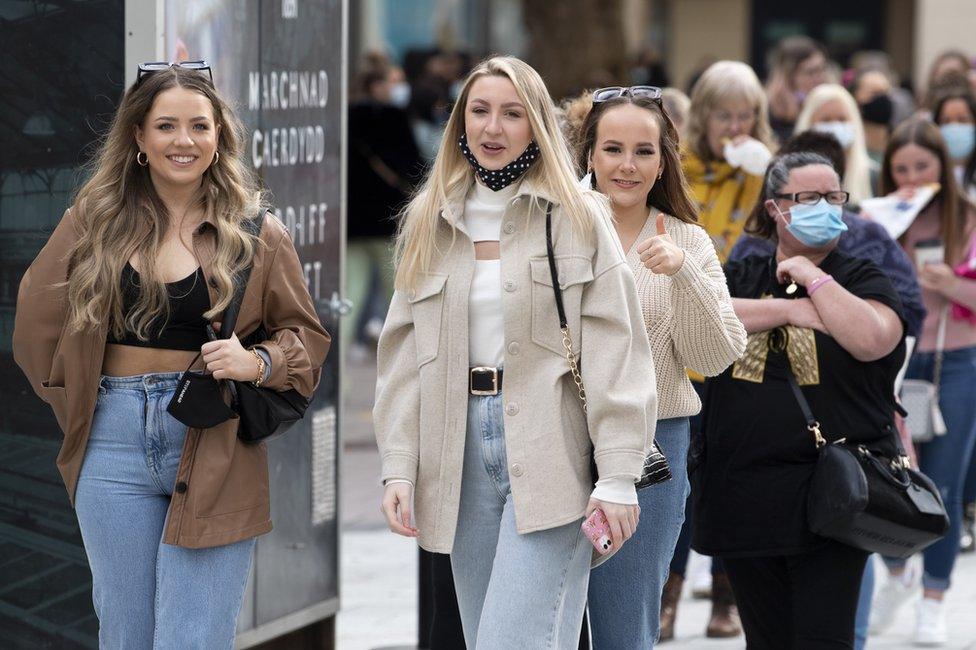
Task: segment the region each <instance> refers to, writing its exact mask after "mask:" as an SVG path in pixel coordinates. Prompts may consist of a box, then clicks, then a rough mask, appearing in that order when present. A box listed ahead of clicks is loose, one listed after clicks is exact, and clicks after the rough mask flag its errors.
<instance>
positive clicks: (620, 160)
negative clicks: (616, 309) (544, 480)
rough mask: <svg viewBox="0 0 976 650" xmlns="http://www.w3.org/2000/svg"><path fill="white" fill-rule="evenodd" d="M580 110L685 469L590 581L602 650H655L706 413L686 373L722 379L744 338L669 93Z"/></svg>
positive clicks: (649, 92)
mask: <svg viewBox="0 0 976 650" xmlns="http://www.w3.org/2000/svg"><path fill="white" fill-rule="evenodd" d="M575 104H578V105H583V106H586V107H587V108H588V109H589V110H588V112H587V114H586V116H585V119H584V120H583V122H582V125H581V126H580V127H579V129H578V131H579V136H578V137H577V138H575V139H576V140H577V142H578V143H579V145H578V151H577V164H578V166H579V167H580V169H581V170H582V169H586V170H587V177H586V178H585V179H584V185H585V186H587V188H589V187H592V188H593V189H597V190H599V191H601V192H603V193H604V194H606V195H607V196H608V197H609V198H610V205H611V207H612V208H613V216H614V228H615V229H616V232H617V237H618V238H619V240H620V243H621V245H622V247H623V250H624V252H625V253H626V256H627V263H628V265H629V266H630V269H631V271H633V273H634V279H635V281H636V283H637V293H638V296H639V297H640V302H641V310H642V312H643V315H644V325H645V330H646V334H647V338H648V341H649V343H650V345H651V353H652V356H653V358H654V368H655V376H656V379H657V394H658V395H659V396H660V398H659V402H658V411H657V427H656V432H657V433H656V440H657V441H658V443H659V444H660V445H661V448H662V451H663V452H664V454H665V456H666V457H667V458H668V461H669V462H670V463H671V465H672V467H675V468H679V471H678V472H676V474H675V477H674V479H673V480H671V481H668V482H666V483H664V484H662V485H656V486H654V487H652V488H648V489H645V490H642V491H640V492H639V493H638V501H639V504H640V508H641V510H642V511H644V512H647V513H653V514H652V516H653V523H652V524H651V525H649V526H643V527H641V528H639V529H638V530H637V532H636V533H635V534H634V536H633V537H632V538H631V540H630V542H629V543H628V544H627V546H626V547H624V548H623V549H620V551H618V553H617V554H616V555H615V556H614V558H613V560H612V561H610V562H607V563H606V564H604V565H602V566H600V567H598V568H596V569H594V570H593V572H592V574H591V576H590V588H589V598H588V603H589V605H588V607H589V610H588V611H589V615H590V629H591V631H592V639H593V647H594V649H595V650H601V649H604V648H608V649H620V650H626V649H630V648H632V649H634V650H637V649H642V650H643V649H646V648H653V647H654V644H655V643H656V642H657V638H658V632H659V627H660V609H661V593H662V590H663V588H664V584H665V581H666V580H667V578H668V569H669V565H670V563H671V556H672V554H673V553H674V547H675V543H676V542H677V540H678V534H679V532H680V531H681V524H682V522H683V521H684V510H685V500H686V499H687V497H688V492H689V485H688V480H687V476H686V473H685V472H683V471H680V470H681V468H684V466H685V463H686V458H687V455H688V445H689V441H690V440H689V438H690V435H689V422H688V418H689V416H692V415H695V414H697V413H698V411H699V410H700V409H701V402H700V400H699V398H698V395H697V393H696V392H695V390H694V388H692V385H691V381H690V380H689V379H688V375H687V374H686V372H685V368H691V369H693V370H695V371H696V372H700V373H701V374H703V375H706V376H710V375H717V374H719V373H720V372H722V371H723V370H725V368H726V367H727V366H728V365H729V364H730V363H732V362H733V361H734V360H735V359H737V358H738V357H739V355H740V354H742V351H743V350H744V349H745V330H744V329H743V327H742V323H740V322H739V319H738V318H736V316H735V312H734V311H733V309H732V302H731V300H730V299H729V295H728V290H727V289H726V285H725V275H724V274H723V273H722V266H721V263H720V262H719V260H718V256H717V255H716V253H715V247H714V246H712V242H711V240H710V239H709V237H708V233H706V232H705V230H704V229H703V228H702V227H701V226H700V225H699V224H698V220H697V216H696V214H695V206H694V203H693V201H692V199H691V197H690V196H689V193H688V188H687V184H686V182H685V179H684V174H683V173H682V171H681V157H680V154H679V151H678V133H677V131H676V129H675V127H674V124H673V123H672V122H671V119H670V118H669V117H668V115H667V113H665V111H664V109H663V107H662V103H661V89H660V88H656V87H653V86H634V87H631V88H602V89H600V90H597V91H595V92H594V93H592V95H590V94H587V95H585V96H584V97H582V98H580V99H579V100H577V101H576V102H575ZM567 112H568V113H570V114H574V113H579V111H578V110H570V111H567Z"/></svg>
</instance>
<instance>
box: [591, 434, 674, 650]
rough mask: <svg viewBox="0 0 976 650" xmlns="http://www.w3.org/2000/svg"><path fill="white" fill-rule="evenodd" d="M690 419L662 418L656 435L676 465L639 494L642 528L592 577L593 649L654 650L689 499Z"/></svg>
mask: <svg viewBox="0 0 976 650" xmlns="http://www.w3.org/2000/svg"><path fill="white" fill-rule="evenodd" d="M689 438H690V436H689V427H688V418H670V419H667V420H658V421H657V433H656V434H655V439H656V440H657V441H658V444H659V445H660V446H661V451H662V452H664V456H665V457H666V458H667V459H668V464H669V465H670V466H671V474H672V478H671V480H670V481H667V482H665V483H660V484H658V485H653V486H650V487H647V488H644V489H643V490H639V491H638V492H637V500H638V502H639V503H640V509H641V516H640V523H639V524H638V525H637V532H636V533H635V534H634V536H633V537H631V538H630V539H629V540H627V543H626V544H624V545H623V547H622V548H621V549H620V550H619V551H617V553H616V555H614V556H613V557H612V558H610V560H608V561H607V562H606V563H605V564H602V565H601V566H599V567H597V568H596V569H593V573H592V574H591V575H590V591H589V599H588V605H587V606H588V611H589V615H590V631H591V634H592V638H593V650H650V649H651V648H653V647H654V644H655V643H656V642H657V637H658V633H659V631H660V625H661V591H662V590H663V589H664V583H665V582H667V580H668V572H669V570H670V564H671V555H672V554H673V553H674V547H675V544H676V543H677V542H678V534H679V533H680V532H681V524H682V522H684V519H685V500H686V499H687V498H688V493H689V492H690V490H691V487H690V485H689V484H688V472H686V471H685V465H686V463H687V458H688V443H689Z"/></svg>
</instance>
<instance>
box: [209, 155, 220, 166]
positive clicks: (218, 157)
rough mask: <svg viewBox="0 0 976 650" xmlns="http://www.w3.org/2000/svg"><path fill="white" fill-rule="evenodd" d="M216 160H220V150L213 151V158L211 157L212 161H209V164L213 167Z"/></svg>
mask: <svg viewBox="0 0 976 650" xmlns="http://www.w3.org/2000/svg"><path fill="white" fill-rule="evenodd" d="M218 162H220V152H219V151H214V159H213V162H212V163H210V166H211V167H213V166H214V165H216V164H217V163H218Z"/></svg>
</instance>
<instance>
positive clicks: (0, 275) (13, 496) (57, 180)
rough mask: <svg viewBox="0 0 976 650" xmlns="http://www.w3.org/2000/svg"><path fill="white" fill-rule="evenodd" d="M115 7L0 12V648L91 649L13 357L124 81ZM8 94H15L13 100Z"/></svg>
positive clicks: (43, 451)
mask: <svg viewBox="0 0 976 650" xmlns="http://www.w3.org/2000/svg"><path fill="white" fill-rule="evenodd" d="M123 5H124V3H123V2H122V0H115V1H101V2H97V1H88V2H85V1H82V2H71V3H34V2H16V3H5V5H4V9H3V19H4V20H5V21H10V22H5V23H4V35H3V37H2V38H0V61H2V64H0V66H2V68H0V84H2V86H0V87H2V89H3V92H2V96H3V100H2V101H0V142H2V143H3V146H2V147H0V403H2V404H4V405H8V406H9V405H15V408H9V407H8V408H4V409H2V410H0V645H2V646H3V647H8V648H9V647H18V648H95V647H97V645H98V622H97V620H96V618H95V614H94V612H93V610H92V602H91V574H90V572H89V571H88V564H87V560H86V557H85V551H84V549H83V547H82V544H81V536H80V534H79V532H78V524H77V521H76V519H75V515H74V511H73V510H72V509H71V506H70V505H69V503H68V498H67V493H66V492H65V489H64V485H63V483H62V482H61V476H60V475H59V474H58V471H57V468H56V467H55V457H56V456H57V453H58V449H59V448H60V446H61V437H62V436H61V431H60V429H59V428H58V424H57V422H56V421H55V419H54V416H53V414H52V413H51V409H50V408H48V406H47V404H45V403H44V402H42V401H41V400H40V399H38V398H37V397H36V396H35V395H34V393H33V391H32V390H31V388H30V386H29V385H28V383H27V380H26V378H25V377H24V375H23V373H22V372H21V371H20V368H18V367H17V366H16V364H15V363H14V360H13V357H12V354H11V334H12V333H13V321H14V307H15V305H16V300H17V287H18V285H19V283H20V278H21V277H22V276H23V274H24V271H26V269H27V267H28V265H29V264H30V263H31V261H32V260H33V259H34V257H35V255H37V252H38V251H39V250H40V249H41V247H42V246H43V245H44V243H45V242H46V241H47V238H48V237H49V236H50V234H51V231H52V230H53V229H54V227H55V226H56V225H57V223H58V221H59V220H60V218H61V215H62V214H63V212H64V210H65V208H66V207H67V206H68V204H69V203H70V195H71V192H72V190H73V189H74V188H75V187H76V186H77V184H78V182H79V180H80V179H81V173H80V172H79V165H80V164H82V163H84V162H85V161H86V156H87V154H90V153H91V151H92V145H93V143H94V142H95V140H96V138H97V136H98V134H99V133H101V132H102V131H103V130H104V129H105V128H106V127H107V126H108V120H109V119H110V118H111V115H112V111H113V109H114V107H115V104H116V102H117V101H118V99H119V98H120V97H121V93H122V81H123V79H124V73H123V69H122V62H123V60H124V57H123V48H124V40H123V39H124V22H123ZM11 89H15V90H11Z"/></svg>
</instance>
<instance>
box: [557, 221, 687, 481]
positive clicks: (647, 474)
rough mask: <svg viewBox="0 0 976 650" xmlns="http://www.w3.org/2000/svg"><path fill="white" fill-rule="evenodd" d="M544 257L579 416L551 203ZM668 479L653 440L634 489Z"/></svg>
mask: <svg viewBox="0 0 976 650" xmlns="http://www.w3.org/2000/svg"><path fill="white" fill-rule="evenodd" d="M546 255H547V256H548V257H549V274H550V276H551V277H552V290H553V293H554V294H555V296H556V312H557V313H558V314H559V329H560V330H561V331H562V333H563V348H564V349H565V350H566V361H567V362H568V363H569V369H570V371H571V372H572V373H573V381H574V382H575V383H576V390H577V393H578V394H579V398H580V402H581V403H582V404H583V412H584V413H586V389H585V388H584V386H583V376H582V375H581V374H580V366H579V361H578V360H577V359H576V356H575V355H574V354H573V339H572V337H571V336H570V333H569V323H568V321H567V320H566V310H565V309H564V308H563V291H562V288H560V286H559V275H558V273H557V272H556V257H555V253H554V252H553V246H552V203H550V204H549V208H548V209H547V210H546ZM590 471H591V472H592V474H593V482H594V483H596V480H597V470H596V461H595V460H594V459H593V457H592V456H591V457H590ZM670 478H671V468H670V466H669V465H668V460H667V458H665V457H664V453H663V452H662V451H661V448H660V447H659V446H658V444H657V440H655V441H653V442H652V443H651V450H650V451H649V452H648V453H647V456H645V457H644V468H643V470H642V471H641V476H640V478H639V479H637V481H635V483H634V484H635V485H636V486H637V489H638V490H640V489H642V488H646V487H649V486H651V485H656V484H658V483H663V482H664V481H667V480H669V479H670Z"/></svg>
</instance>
